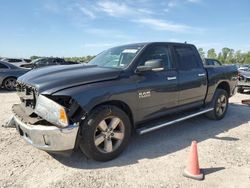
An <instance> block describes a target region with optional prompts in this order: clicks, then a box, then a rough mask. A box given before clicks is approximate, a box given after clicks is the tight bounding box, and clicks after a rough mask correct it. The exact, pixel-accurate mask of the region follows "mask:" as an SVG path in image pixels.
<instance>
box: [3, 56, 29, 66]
mask: <svg viewBox="0 0 250 188" xmlns="http://www.w3.org/2000/svg"><path fill="white" fill-rule="evenodd" d="M1 61H5V62H8V63H11V64H14V65H16V66H18V67H20V66H21V65H23V64H27V63H30V62H31V59H22V58H3V59H1Z"/></svg>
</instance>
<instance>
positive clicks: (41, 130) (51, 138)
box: [9, 116, 79, 152]
mask: <svg viewBox="0 0 250 188" xmlns="http://www.w3.org/2000/svg"><path fill="white" fill-rule="evenodd" d="M9 123H10V124H12V125H14V126H15V127H16V129H17V131H18V132H19V134H20V135H21V137H23V138H24V140H25V141H26V142H28V143H29V144H31V145H33V146H34V147H36V148H38V149H41V150H44V151H55V152H56V151H67V150H72V149H74V147H75V143H76V137H77V133H78V129H79V126H78V125H69V126H68V127H66V128H58V127H56V126H45V125H30V124H27V123H24V122H22V121H21V120H20V119H19V118H18V117H16V116H13V117H12V119H11V120H10V122H9ZM10 126H11V125H10Z"/></svg>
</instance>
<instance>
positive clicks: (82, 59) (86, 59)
mask: <svg viewBox="0 0 250 188" xmlns="http://www.w3.org/2000/svg"><path fill="white" fill-rule="evenodd" d="M94 57H95V56H91V55H88V56H82V57H63V59H65V61H73V62H82V63H83V62H89V61H90V60H91V59H93V58H94ZM38 58H42V57H40V56H35V55H34V56H31V57H30V59H31V60H35V59H38Z"/></svg>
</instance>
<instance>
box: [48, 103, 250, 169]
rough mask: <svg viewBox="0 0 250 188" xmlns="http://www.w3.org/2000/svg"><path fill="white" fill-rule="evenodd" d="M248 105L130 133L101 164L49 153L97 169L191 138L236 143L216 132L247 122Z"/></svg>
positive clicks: (164, 151) (175, 147) (177, 146)
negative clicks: (223, 113)
mask: <svg viewBox="0 0 250 188" xmlns="http://www.w3.org/2000/svg"><path fill="white" fill-rule="evenodd" d="M246 109H249V107H246V106H244V105H240V104H233V105H230V107H229V109H228V113H227V115H226V117H225V118H224V119H223V120H220V121H213V120H208V119H207V118H205V117H203V116H200V117H196V118H193V119H190V120H188V121H185V122H182V123H178V124H175V125H172V126H169V127H166V128H163V129H160V130H158V131H155V132H152V133H148V134H146V135H142V136H139V135H133V136H132V138H131V141H130V144H129V147H128V148H127V149H126V150H125V151H124V152H123V153H122V154H121V155H120V156H119V157H118V158H116V159H114V160H112V161H109V162H105V163H101V162H96V161H93V160H88V159H87V158H86V157H85V156H84V155H83V154H82V153H81V151H80V150H77V151H76V152H74V153H73V154H72V156H71V157H63V156H59V155H53V157H54V158H55V159H56V160H58V161H59V162H61V163H62V164H64V165H66V166H69V167H72V168H79V169H98V168H107V167H110V166H124V165H131V164H134V163H137V162H138V161H139V160H141V159H145V158H146V159H153V158H157V157H161V156H164V155H168V154H170V153H174V152H176V151H179V150H182V149H184V148H186V147H189V146H190V143H191V141H192V140H197V141H198V142H202V141H204V140H207V139H219V140H222V141H225V142H227V141H229V142H236V141H238V140H239V138H233V137H220V136H217V135H218V134H220V133H224V132H227V131H228V130H230V129H232V128H235V127H238V126H240V125H242V124H244V123H247V122H248V121H250V110H246Z"/></svg>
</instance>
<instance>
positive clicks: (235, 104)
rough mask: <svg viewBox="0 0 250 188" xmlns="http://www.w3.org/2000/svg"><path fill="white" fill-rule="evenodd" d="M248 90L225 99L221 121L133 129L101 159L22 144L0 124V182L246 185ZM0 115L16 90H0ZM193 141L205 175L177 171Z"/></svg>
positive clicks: (249, 181)
mask: <svg viewBox="0 0 250 188" xmlns="http://www.w3.org/2000/svg"><path fill="white" fill-rule="evenodd" d="M247 98H250V93H248V94H244V95H242V94H237V95H235V96H234V97H233V98H231V99H230V102H231V104H230V107H229V110H228V113H227V115H226V117H225V118H224V119H223V120H221V121H212V120H208V119H206V118H205V117H202V116H201V117H197V118H194V119H191V120H188V121H185V122H182V123H179V124H176V125H174V126H170V127H167V128H164V129H161V130H159V131H155V132H152V133H149V134H146V135H143V136H138V135H133V136H132V139H131V143H130V145H129V147H128V148H127V149H126V151H125V152H124V153H122V155H121V156H120V157H118V158H117V159H115V160H113V161H110V162H106V163H100V162H95V161H92V160H88V159H87V158H86V157H85V156H84V155H82V154H81V152H80V151H76V152H75V153H73V155H72V156H71V157H62V156H54V155H53V156H52V155H49V154H48V153H46V152H43V151H40V150H38V149H36V148H34V147H32V146H30V145H28V144H26V143H25V142H24V141H23V140H22V139H21V138H20V137H19V135H18V134H17V132H16V130H15V129H13V128H3V127H0V132H1V135H0V187H32V188H33V187H69V186H73V187H227V188H228V187H241V188H244V187H246V188H247V187H250V107H247V106H244V105H242V104H241V100H242V99H247ZM0 102H1V111H0V121H1V124H3V123H4V122H6V121H7V120H8V118H10V116H11V106H12V104H13V103H18V102H19V101H18V97H17V96H16V94H15V93H14V92H13V93H8V92H5V91H3V90H0ZM194 139H195V140H197V141H198V150H199V160H200V166H201V168H202V169H203V171H204V172H205V180H204V181H195V180H191V179H188V178H185V177H183V176H182V171H183V169H184V168H185V166H186V162H187V156H188V153H189V148H190V147H189V146H190V143H191V141H192V140H194Z"/></svg>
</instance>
